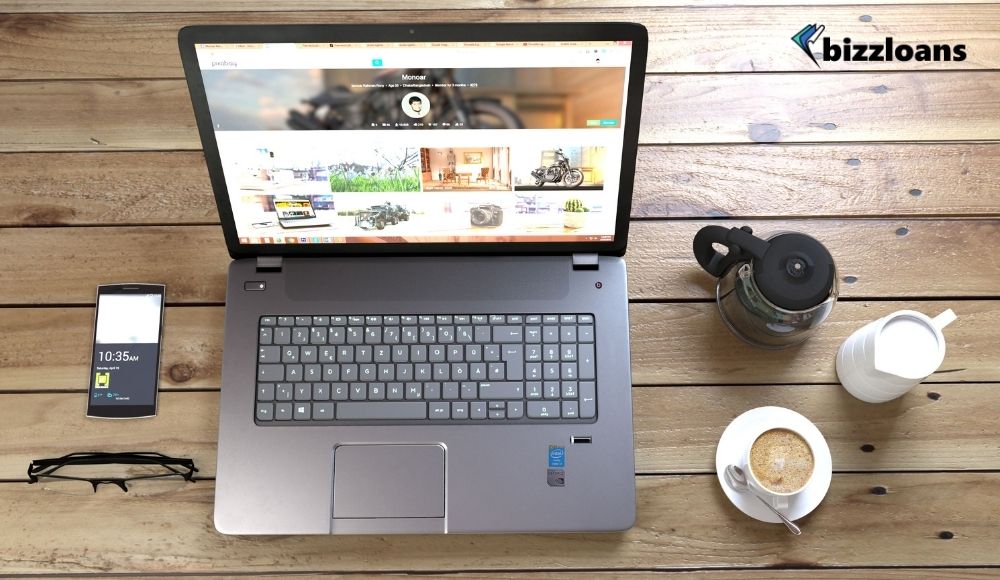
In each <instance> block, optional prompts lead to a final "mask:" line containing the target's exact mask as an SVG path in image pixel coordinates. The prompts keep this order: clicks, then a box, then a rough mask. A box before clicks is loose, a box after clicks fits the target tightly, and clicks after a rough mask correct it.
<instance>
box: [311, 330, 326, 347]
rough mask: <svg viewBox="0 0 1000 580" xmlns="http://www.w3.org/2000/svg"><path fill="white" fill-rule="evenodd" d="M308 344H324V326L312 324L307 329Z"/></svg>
mask: <svg viewBox="0 0 1000 580" xmlns="http://www.w3.org/2000/svg"><path fill="white" fill-rule="evenodd" d="M309 344H326V327H325V326H314V327H312V328H311V329H310V330H309Z"/></svg>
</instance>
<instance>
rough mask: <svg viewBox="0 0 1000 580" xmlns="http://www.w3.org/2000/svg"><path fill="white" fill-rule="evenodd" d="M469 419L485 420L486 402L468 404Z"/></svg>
mask: <svg viewBox="0 0 1000 580" xmlns="http://www.w3.org/2000/svg"><path fill="white" fill-rule="evenodd" d="M469 418H470V419H485V418H486V401H473V402H472V403H469Z"/></svg>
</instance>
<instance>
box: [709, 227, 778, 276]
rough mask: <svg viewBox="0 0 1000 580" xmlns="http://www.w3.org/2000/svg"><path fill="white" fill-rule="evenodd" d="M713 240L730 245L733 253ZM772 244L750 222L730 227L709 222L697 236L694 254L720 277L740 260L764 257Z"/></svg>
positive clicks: (711, 272) (713, 273)
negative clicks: (712, 224)
mask: <svg viewBox="0 0 1000 580" xmlns="http://www.w3.org/2000/svg"><path fill="white" fill-rule="evenodd" d="M712 244H721V245H723V246H726V247H727V248H729V253H727V254H723V253H721V252H719V251H718V250H716V249H715V248H713V247H712ZM769 246H770V244H768V243H767V242H766V241H765V240H762V239H760V238H758V237H756V236H754V235H753V230H752V229H750V226H743V227H742V228H730V229H726V228H724V227H722V226H705V227H703V228H701V229H700V230H698V233H697V234H695V236H694V257H695V259H697V260H698V264H699V265H701V267H702V268H704V269H705V271H706V272H708V273H709V274H711V275H713V276H715V277H716V278H719V277H721V276H722V275H723V274H725V273H726V271H727V270H729V268H730V266H732V265H733V264H736V263H737V262H745V261H747V260H750V259H751V258H763V257H764V253H765V252H767V248H768V247H769Z"/></svg>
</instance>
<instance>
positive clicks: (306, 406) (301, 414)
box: [295, 403, 312, 421]
mask: <svg viewBox="0 0 1000 580" xmlns="http://www.w3.org/2000/svg"><path fill="white" fill-rule="evenodd" d="M309 419H312V404H310V403H297V404H296V405H295V420H296V421H308V420H309Z"/></svg>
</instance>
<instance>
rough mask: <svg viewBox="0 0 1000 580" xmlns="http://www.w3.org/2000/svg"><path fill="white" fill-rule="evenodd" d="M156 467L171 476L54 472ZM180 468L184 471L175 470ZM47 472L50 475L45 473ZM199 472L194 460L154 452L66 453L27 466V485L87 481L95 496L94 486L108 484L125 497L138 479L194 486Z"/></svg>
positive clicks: (95, 488) (163, 474)
mask: <svg viewBox="0 0 1000 580" xmlns="http://www.w3.org/2000/svg"><path fill="white" fill-rule="evenodd" d="M116 463H118V464H123V465H159V466H161V467H164V468H166V469H168V470H169V471H171V473H160V474H156V475H137V476H134V477H73V476H69V475H56V474H55V472H56V471H58V470H59V469H61V468H63V467H67V466H70V465H113V464H116ZM175 465H179V466H181V467H183V468H184V469H185V470H186V471H182V470H179V469H176V468H175V467H174V466H175ZM45 470H49V471H45ZM197 471H198V468H197V467H195V465H194V460H193V459H189V458H186V457H170V456H169V455H164V454H162V453H157V452H155V451H132V452H124V453H105V452H101V451H78V452H75V453H67V454H66V455H63V456H62V457H52V458H47V459H34V460H32V461H31V463H30V464H28V483H29V484H32V483H38V481H39V478H50V479H62V480H68V481H86V482H87V483H89V484H90V485H92V486H93V487H94V493H97V486H99V485H101V484H102V483H110V484H114V485H116V486H118V487H119V488H120V489H121V490H122V491H124V492H125V493H128V491H129V490H128V487H127V486H126V485H125V484H126V483H127V482H129V481H135V480H141V479H157V478H162V477H174V476H181V477H183V478H184V480H185V481H190V482H192V483H193V482H194V481H196V480H195V479H194V474H195V472H197Z"/></svg>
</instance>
